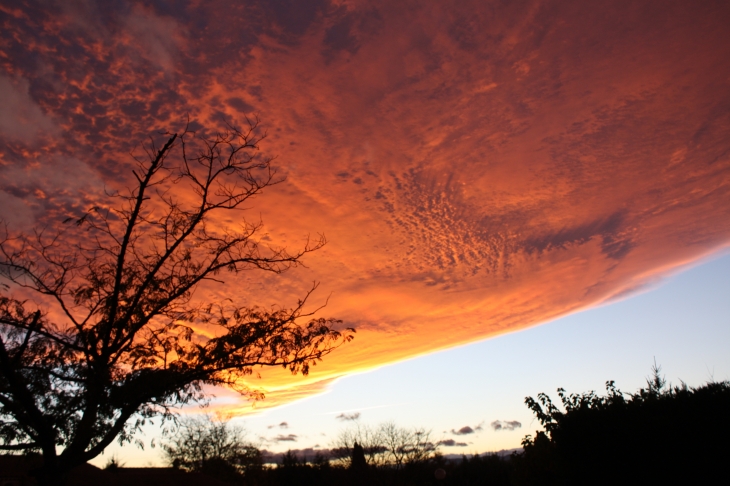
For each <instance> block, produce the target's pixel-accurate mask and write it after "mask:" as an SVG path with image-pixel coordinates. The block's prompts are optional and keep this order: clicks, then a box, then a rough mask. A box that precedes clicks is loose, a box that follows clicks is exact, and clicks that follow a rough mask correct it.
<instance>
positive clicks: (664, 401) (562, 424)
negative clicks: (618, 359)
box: [515, 366, 730, 485]
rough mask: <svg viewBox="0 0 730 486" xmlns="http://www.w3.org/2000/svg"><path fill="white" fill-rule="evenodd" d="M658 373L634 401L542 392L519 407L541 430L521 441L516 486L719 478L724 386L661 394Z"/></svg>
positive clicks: (729, 426) (725, 429)
mask: <svg viewBox="0 0 730 486" xmlns="http://www.w3.org/2000/svg"><path fill="white" fill-rule="evenodd" d="M659 372H660V369H659V368H658V367H656V366H655V367H654V368H653V376H652V378H651V379H649V380H647V387H646V388H642V389H640V390H639V391H638V392H637V393H635V394H633V395H632V394H625V393H623V392H621V391H619V390H618V389H617V388H616V387H615V385H614V383H613V382H612V381H609V382H607V383H606V390H607V394H606V395H605V396H598V395H596V394H595V393H594V392H592V391H591V392H588V393H583V394H567V393H566V392H565V390H563V389H558V395H559V396H560V400H561V402H562V406H563V409H564V410H561V409H560V408H558V407H557V406H556V405H555V404H553V402H552V401H551V399H550V397H549V396H547V395H546V394H544V393H541V394H539V395H538V399H537V400H535V399H533V398H532V397H527V398H526V399H525V403H526V404H527V406H528V407H529V408H530V409H531V410H532V411H533V412H534V413H535V415H536V416H537V418H538V420H539V421H540V422H541V423H542V425H543V426H544V427H545V432H544V433H543V432H538V433H537V435H536V436H535V438H534V439H533V438H532V437H530V436H527V437H526V438H525V440H524V441H523V446H524V454H523V455H522V457H520V458H519V459H518V461H517V462H519V463H520V464H519V465H517V464H516V471H519V472H517V473H516V476H515V479H516V484H537V483H536V482H534V481H535V476H536V474H539V475H540V476H541V478H542V480H541V481H540V484H566V485H573V484H587V483H590V484H616V483H622V484H663V483H664V484H680V483H687V484H697V483H703V482H705V481H709V480H710V479H712V478H715V477H719V476H717V475H718V474H721V473H722V471H721V470H722V469H724V468H723V464H724V463H725V462H724V461H726V460H727V457H728V453H729V452H730V447H729V446H728V441H727V437H728V435H729V433H730V421H728V419H727V414H728V411H730V382H727V381H726V382H720V383H715V382H711V383H707V384H705V385H702V386H700V387H698V388H690V387H688V386H687V385H686V384H684V383H683V384H682V385H681V386H676V387H667V388H665V382H664V380H663V378H662V377H661V376H660V374H659Z"/></svg>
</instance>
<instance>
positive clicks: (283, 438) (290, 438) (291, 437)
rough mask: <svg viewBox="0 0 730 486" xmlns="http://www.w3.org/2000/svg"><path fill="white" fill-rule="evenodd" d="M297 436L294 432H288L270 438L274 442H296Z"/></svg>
mask: <svg viewBox="0 0 730 486" xmlns="http://www.w3.org/2000/svg"><path fill="white" fill-rule="evenodd" d="M297 439H298V437H297V436H296V434H289V435H277V436H276V437H274V438H273V439H271V440H272V441H274V442H296V441H297Z"/></svg>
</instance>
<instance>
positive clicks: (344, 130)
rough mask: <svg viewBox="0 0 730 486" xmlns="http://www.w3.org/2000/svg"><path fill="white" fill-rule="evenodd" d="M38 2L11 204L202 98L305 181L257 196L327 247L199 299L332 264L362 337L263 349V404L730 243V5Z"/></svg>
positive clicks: (18, 25) (247, 290) (309, 275)
mask: <svg viewBox="0 0 730 486" xmlns="http://www.w3.org/2000/svg"><path fill="white" fill-rule="evenodd" d="M33 5H34V3H33V2H29V3H26V4H24V7H23V8H22V9H20V10H19V11H13V12H6V13H5V14H4V15H5V16H4V17H3V20H2V29H1V30H2V32H3V33H2V34H0V35H1V36H2V42H3V44H2V45H3V46H4V47H3V48H2V49H3V51H2V52H3V56H2V58H1V59H0V63H2V64H1V65H2V67H3V69H4V70H5V74H4V76H5V77H4V78H2V80H4V81H2V82H4V83H6V84H8V86H11V85H12V86H13V87H14V88H13V89H14V90H15V91H13V93H16V92H17V93H19V94H17V96H16V95H13V96H14V97H13V100H14V101H13V102H14V103H16V104H22V105H23V106H19V108H18V110H19V113H24V114H25V115H23V116H25V118H28V116H30V115H27V114H32V116H33V117H35V118H37V119H39V120H42V121H43V124H44V125H43V127H45V128H44V130H45V132H44V133H38V132H33V131H32V132H28V133H27V134H24V135H23V136H18V134H17V133H16V132H17V127H18V126H21V127H22V126H23V125H22V124H21V125H13V124H12V123H11V122H12V120H10V121H8V120H7V119H6V117H7V116H9V115H7V114H3V115H2V116H3V117H4V118H3V119H2V120H1V123H0V151H1V152H0V153H1V155H2V159H1V160H2V168H0V171H1V172H0V174H2V180H3V182H2V191H3V192H0V200H1V201H3V202H4V205H3V207H4V208H16V209H13V214H9V215H6V214H2V217H3V218H4V219H7V218H10V219H11V220H12V218H13V217H14V216H13V215H14V214H20V212H19V209H17V208H24V209H23V211H25V213H23V214H32V215H33V216H34V217H35V218H36V219H37V220H38V221H53V219H54V218H55V217H60V215H65V214H68V213H69V212H70V213H73V212H74V211H79V210H80V209H83V208H85V207H86V206H87V205H89V204H90V202H91V201H94V200H97V199H98V198H99V196H100V193H101V189H102V188H100V187H98V186H99V185H100V183H99V182H97V181H104V183H105V184H107V185H109V186H110V187H116V186H119V185H123V184H124V181H128V180H129V176H130V172H129V167H130V165H129V162H130V160H129V158H128V157H127V156H126V155H125V154H126V153H127V152H128V151H129V150H131V149H133V148H134V146H135V144H137V143H139V142H141V141H143V140H144V137H145V136H146V135H148V134H149V133H150V132H154V131H162V130H166V129H179V128H180V126H181V123H182V119H183V118H184V116H185V115H186V114H190V116H191V119H192V120H193V126H194V127H195V126H198V125H200V126H201V127H202V126H221V124H222V122H223V121H226V120H228V121H231V120H233V121H235V120H240V119H241V117H242V116H243V115H244V114H245V113H250V112H252V111H255V112H257V113H259V114H260V115H261V117H262V119H263V121H264V122H265V124H266V126H267V127H268V130H269V137H268V139H267V141H266V142H265V144H264V146H263V148H264V150H265V151H266V152H267V153H270V154H277V155H278V159H277V164H278V166H279V168H280V170H281V173H282V174H285V175H286V177H287V183H286V184H285V185H281V186H278V187H276V188H274V189H272V190H271V191H270V192H268V193H267V194H266V195H264V196H263V197H262V198H260V199H259V200H258V205H257V206H256V207H255V208H253V209H252V210H251V212H250V213H249V216H250V217H252V218H256V219H257V218H258V217H259V214H260V215H261V217H262V219H263V221H264V222H265V224H266V229H267V231H268V233H269V237H270V238H271V241H272V242H273V243H276V244H285V245H288V246H293V247H295V246H298V245H301V244H302V242H303V240H304V238H305V236H306V234H308V233H316V232H324V233H325V234H326V236H327V238H328V240H329V244H328V245H327V246H326V247H325V248H324V249H322V250H321V251H319V252H317V253H315V254H313V255H310V256H309V257H308V259H307V260H306V263H307V265H308V268H299V269H295V270H293V271H291V272H288V273H287V274H285V275H283V276H267V275H263V276H262V275H260V274H255V273H252V274H249V275H244V276H242V277H241V278H240V279H239V280H236V281H231V282H230V283H229V284H228V285H227V286H224V287H223V286H218V287H211V288H207V289H205V292H203V293H202V294H201V295H211V296H212V295H217V296H220V297H223V296H225V297H232V298H235V299H237V300H240V301H242V302H244V303H252V304H253V303H256V304H261V305H270V304H274V303H280V304H284V305H286V304H292V303H294V302H295V301H296V298H297V297H298V296H301V295H302V294H303V293H304V292H305V291H306V290H307V289H308V288H309V287H310V285H311V282H312V281H319V282H321V286H320V289H319V290H318V292H317V293H316V294H315V295H314V296H313V299H314V300H317V302H314V301H313V302H312V305H313V306H314V305H316V304H318V303H323V302H324V301H325V299H326V298H327V296H328V295H329V296H330V297H329V304H328V306H327V307H326V308H325V309H324V311H322V312H323V313H324V314H327V315H332V316H337V317H339V318H342V319H344V320H345V321H346V323H347V324H348V325H354V326H356V327H358V334H357V338H356V339H355V341H354V342H353V343H351V344H349V345H347V346H345V347H343V348H341V349H340V350H338V351H337V352H336V353H334V354H332V355H330V356H328V357H327V359H326V360H325V361H324V362H322V363H320V365H319V366H317V367H316V368H315V369H314V370H313V371H312V373H311V374H310V375H309V376H308V377H304V378H303V377H292V376H291V375H289V374H288V373H287V372H286V371H285V370H278V369H274V370H263V371H262V378H261V380H258V379H256V380H252V381H251V383H250V384H251V386H253V387H257V388H260V389H262V390H263V391H264V392H265V393H266V395H267V399H266V400H265V401H264V402H262V403H260V404H259V405H258V407H266V406H275V405H279V404H283V403H288V402H290V401H292V400H297V399H300V398H303V397H306V396H311V395H312V394H316V393H321V392H323V391H324V390H326V387H327V386H328V384H330V383H331V382H332V380H334V379H336V378H337V377H340V376H343V375H345V374H348V373H353V372H358V371H362V370H367V369H371V368H373V367H377V366H380V365H383V364H386V363H390V362H393V361H397V360H401V359H406V358H410V357H413V356H417V355H422V354H426V353H430V352H433V351H435V350H438V349H443V348H447V347H450V346H455V345H458V344H463V343H468V342H472V341H474V340H479V339H485V338H488V337H492V336H496V335H499V334H501V333H506V332H512V331H515V330H519V329H524V328H527V327H529V326H533V325H537V324H540V323H543V322H545V321H547V320H550V319H554V318H557V317H559V316H561V315H565V314H566V313H570V312H574V311H577V310H579V309H582V308H585V307H588V306H591V305H596V304H599V303H601V302H605V301H607V300H610V299H614V298H620V297H621V296H623V295H627V294H629V293H631V292H634V291H636V290H637V289H640V288H642V286H644V285H646V284H647V283H649V282H652V281H653V279H655V278H657V276H660V275H662V274H665V273H667V272H670V271H672V269H674V268H676V267H677V266H679V265H684V264H688V263H691V262H692V261H695V260H696V259H698V258H701V257H703V256H705V255H707V254H709V253H710V252H713V251H716V250H718V249H719V248H722V247H725V246H726V245H727V243H728V240H729V239H730V217H729V216H730V138H729V136H728V133H730V131H729V129H730V111H728V109H727V107H728V106H730V38H728V37H729V36H730V34H728V31H727V28H726V26H727V24H728V21H730V7H728V5H727V3H726V2H703V3H702V5H700V6H697V5H691V6H690V5H689V4H686V5H685V4H672V5H668V4H666V2H661V1H657V2H640V3H639V4H637V3H636V2H625V3H620V2H619V3H615V2H613V3H611V4H606V5H603V4H601V5H598V4H593V3H591V4H587V3H585V2H580V1H575V2H565V1H527V2H522V3H518V2H511V3H508V4H503V3H501V2H483V1H478V2H477V1H474V2H468V1H466V2H459V3H458V4H456V5H448V6H441V5H431V4H428V5H425V4H424V5H419V6H414V5H408V6H406V5H404V4H398V5H393V4H392V2H390V3H389V2H370V1H369V2H364V1H362V2H360V1H347V2H339V1H337V2H324V1H323V2H313V3H311V5H309V6H308V8H307V9H305V10H306V11H305V10H301V9H297V7H295V6H294V5H293V4H292V5H288V4H286V3H285V2H280V3H278V2H256V1H251V2H248V3H240V4H238V5H237V6H236V7H230V6H229V5H226V6H225V7H223V6H221V5H217V3H216V2H205V4H199V3H195V2H190V3H189V4H187V5H186V6H185V7H184V8H180V9H176V10H175V11H170V10H169V9H166V8H165V7H164V6H163V3H162V2H157V3H156V2H152V4H151V6H148V7H146V8H145V9H142V8H141V7H138V8H127V9H123V8H120V9H119V10H118V11H115V10H113V9H112V8H111V7H110V9H97V10H94V9H93V8H92V9H86V10H85V11H84V12H83V13H81V12H76V11H73V10H70V9H68V8H66V7H62V6H59V7H57V8H56V10H57V11H55V12H54V8H52V7H33ZM59 5H61V4H60V3H59ZM115 8H116V7H115ZM102 10H103V12H102ZM130 12H131V13H130ZM61 14H63V15H61ZM140 32H144V35H141V34H140ZM163 34H164V35H163ZM20 39H22V41H21V40H20ZM26 86H27V93H28V95H27V96H26V95H25V92H26ZM25 118H24V119H25ZM23 123H25V122H23ZM46 125H47V127H46ZM8 127H10V128H8ZM73 164H76V165H73ZM77 165H78V166H79V167H84V168H85V169H84V170H74V171H73V174H72V175H74V177H76V178H77V180H72V179H73V178H71V177H70V176H69V172H68V171H65V169H64V168H65V167H70V166H73V167H76V166H77ZM85 171H86V172H85ZM49 174H50V175H49ZM53 174H58V177H55V176H51V175H53ZM41 175H42V176H41ZM79 178H81V179H83V180H78V179H79ZM83 181H90V182H87V183H86V184H84V183H82V182H83ZM32 194H44V195H45V196H46V197H45V198H36V197H34V196H31V195H32ZM220 224H221V225H227V224H235V221H233V220H230V221H221V222H220ZM225 406H226V407H230V408H231V409H232V410H234V411H237V412H240V413H243V412H244V411H245V410H250V407H249V406H248V404H245V403H242V404H239V403H228V404H227V405H225Z"/></svg>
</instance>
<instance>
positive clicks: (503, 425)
mask: <svg viewBox="0 0 730 486" xmlns="http://www.w3.org/2000/svg"><path fill="white" fill-rule="evenodd" d="M489 425H490V426H491V427H492V429H494V431H495V432H497V431H500V430H515V429H519V428H520V427H522V424H521V423H519V422H518V421H516V420H511V421H510V420H506V421H505V420H495V421H494V422H492V423H491V424H489Z"/></svg>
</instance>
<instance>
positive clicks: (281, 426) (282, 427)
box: [266, 422, 289, 429]
mask: <svg viewBox="0 0 730 486" xmlns="http://www.w3.org/2000/svg"><path fill="white" fill-rule="evenodd" d="M274 427H279V428H280V429H288V428H289V423H288V422H281V423H280V424H275V425H269V426H267V427H266V428H267V429H273V428H274Z"/></svg>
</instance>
